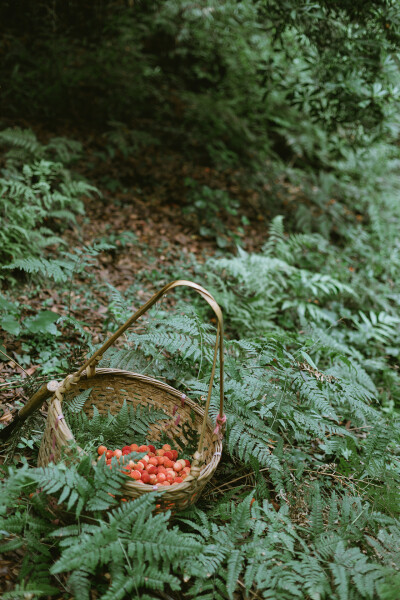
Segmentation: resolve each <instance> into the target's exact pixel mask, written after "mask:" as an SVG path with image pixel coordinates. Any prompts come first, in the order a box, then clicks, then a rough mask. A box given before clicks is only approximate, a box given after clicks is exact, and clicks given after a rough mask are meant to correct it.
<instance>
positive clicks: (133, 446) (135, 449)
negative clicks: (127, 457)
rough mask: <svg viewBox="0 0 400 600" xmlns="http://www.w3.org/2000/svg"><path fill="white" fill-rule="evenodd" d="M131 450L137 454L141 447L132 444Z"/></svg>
mask: <svg viewBox="0 0 400 600" xmlns="http://www.w3.org/2000/svg"><path fill="white" fill-rule="evenodd" d="M130 448H131V451H132V452H137V451H138V448H139V446H138V445H137V444H131V446H130Z"/></svg>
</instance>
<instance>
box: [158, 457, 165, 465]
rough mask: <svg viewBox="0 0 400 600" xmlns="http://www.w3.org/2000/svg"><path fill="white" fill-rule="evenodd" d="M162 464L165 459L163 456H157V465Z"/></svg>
mask: <svg viewBox="0 0 400 600" xmlns="http://www.w3.org/2000/svg"><path fill="white" fill-rule="evenodd" d="M164 462H165V458H164V456H158V457H157V464H159V465H163V464H164Z"/></svg>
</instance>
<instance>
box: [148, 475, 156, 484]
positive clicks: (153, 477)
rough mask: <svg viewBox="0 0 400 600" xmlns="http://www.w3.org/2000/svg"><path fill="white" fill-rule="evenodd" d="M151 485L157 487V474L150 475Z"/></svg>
mask: <svg viewBox="0 0 400 600" xmlns="http://www.w3.org/2000/svg"><path fill="white" fill-rule="evenodd" d="M149 483H150V484H151V485H155V484H156V483H157V475H155V474H152V475H150V479H149Z"/></svg>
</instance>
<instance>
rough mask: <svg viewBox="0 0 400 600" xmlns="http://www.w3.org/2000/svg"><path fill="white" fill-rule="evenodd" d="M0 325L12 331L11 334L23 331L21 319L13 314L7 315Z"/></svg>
mask: <svg viewBox="0 0 400 600" xmlns="http://www.w3.org/2000/svg"><path fill="white" fill-rule="evenodd" d="M0 327H1V328H2V329H4V331H7V332H8V333H11V335H19V333H20V331H21V326H20V324H19V321H17V320H16V319H14V317H12V316H11V315H6V316H5V317H3V318H2V319H1V321H0Z"/></svg>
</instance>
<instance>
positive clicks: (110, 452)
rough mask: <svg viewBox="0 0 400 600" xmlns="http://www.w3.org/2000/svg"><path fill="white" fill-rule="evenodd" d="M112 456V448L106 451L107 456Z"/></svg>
mask: <svg viewBox="0 0 400 600" xmlns="http://www.w3.org/2000/svg"><path fill="white" fill-rule="evenodd" d="M112 456H114V452H113V451H112V450H107V452H106V458H107V459H109V458H111V457H112Z"/></svg>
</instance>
